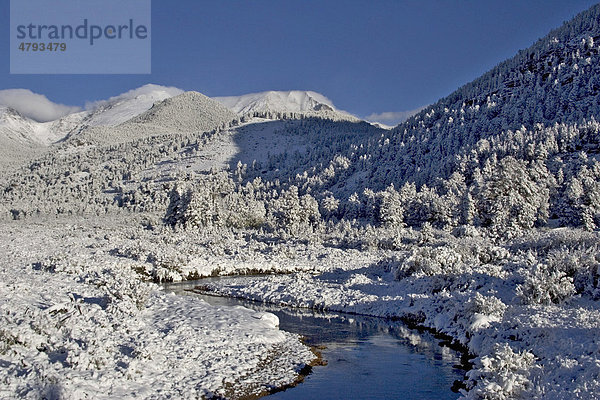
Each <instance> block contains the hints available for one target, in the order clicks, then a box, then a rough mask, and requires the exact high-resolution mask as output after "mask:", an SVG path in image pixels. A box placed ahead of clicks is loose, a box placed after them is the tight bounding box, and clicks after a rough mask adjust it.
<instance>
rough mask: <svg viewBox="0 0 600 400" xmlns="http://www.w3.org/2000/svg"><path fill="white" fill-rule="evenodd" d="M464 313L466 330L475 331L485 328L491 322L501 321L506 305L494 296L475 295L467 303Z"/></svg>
mask: <svg viewBox="0 0 600 400" xmlns="http://www.w3.org/2000/svg"><path fill="white" fill-rule="evenodd" d="M464 311H465V314H466V316H467V318H468V324H469V325H468V326H467V328H468V330H469V331H477V330H479V329H483V328H486V327H487V326H489V324H490V323H491V322H498V321H501V320H502V317H503V316H504V312H505V311H506V304H504V303H503V302H502V300H500V299H499V298H497V297H495V296H484V295H482V294H480V293H476V294H475V296H474V297H471V298H470V299H469V300H468V301H467V303H466V304H465V308H464Z"/></svg>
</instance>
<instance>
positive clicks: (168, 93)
mask: <svg viewBox="0 0 600 400" xmlns="http://www.w3.org/2000/svg"><path fill="white" fill-rule="evenodd" d="M181 93H183V90H181V89H178V88H176V87H173V86H161V85H154V84H147V85H144V86H142V87H139V88H137V89H132V90H130V91H128V92H125V93H121V94H120V95H118V96H114V97H111V98H110V99H108V100H99V101H92V102H87V103H86V104H85V108H86V110H94V109H96V108H98V107H101V106H103V105H107V104H114V103H117V102H119V101H122V100H130V99H135V98H136V97H139V96H150V97H152V98H155V99H157V100H162V99H167V98H169V97H173V96H177V95H179V94H181Z"/></svg>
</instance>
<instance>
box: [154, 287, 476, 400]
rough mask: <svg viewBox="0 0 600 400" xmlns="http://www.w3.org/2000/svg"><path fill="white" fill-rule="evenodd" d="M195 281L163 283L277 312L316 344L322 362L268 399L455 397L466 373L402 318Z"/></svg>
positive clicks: (454, 357)
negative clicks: (237, 294)
mask: <svg viewBox="0 0 600 400" xmlns="http://www.w3.org/2000/svg"><path fill="white" fill-rule="evenodd" d="M211 279H213V278H211ZM214 279H221V280H222V279H236V278H214ZM207 280H208V279H205V280H202V282H206V281H207ZM199 282H200V281H188V282H181V283H176V284H168V285H166V290H168V291H174V292H175V293H178V294H182V295H183V294H186V295H192V296H198V297H199V298H201V299H202V300H204V301H206V302H208V303H211V304H214V305H221V306H222V305H226V306H240V305H241V306H244V307H247V308H250V309H254V310H257V311H262V312H271V313H273V314H275V315H277V316H278V317H279V322H280V328H281V329H282V330H285V331H288V332H293V333H297V334H300V335H302V336H304V337H305V338H306V343H307V344H308V345H311V346H314V347H316V348H318V349H321V350H320V351H321V353H322V357H323V359H324V360H325V361H326V363H327V365H326V366H317V367H314V368H313V370H312V373H311V374H310V375H308V376H307V377H306V378H305V380H304V382H303V383H301V384H300V385H298V386H296V387H293V388H291V389H287V390H285V391H283V392H278V393H275V394H273V395H271V396H269V397H270V398H275V399H307V398H327V399H336V398H337V399H348V398H362V399H366V398H368V399H394V398H402V399H456V398H458V397H459V395H458V394H457V393H453V392H452V391H451V387H452V385H453V382H454V381H455V380H462V379H463V376H464V373H465V371H464V370H462V369H461V368H460V366H459V364H460V354H458V353H457V352H456V351H454V350H451V349H449V348H448V347H445V346H440V345H439V344H440V341H439V340H437V339H435V338H434V337H433V336H432V335H431V334H429V333H427V332H417V331H415V330H411V329H408V328H407V327H406V325H404V324H403V323H401V322H396V321H391V320H386V319H382V318H375V317H366V316H359V315H351V314H342V313H331V312H325V313H323V312H318V311H313V310H308V309H297V308H287V307H280V306H274V305H267V304H264V303H258V302H251V301H245V300H241V299H233V298H226V297H215V296H208V295H204V294H200V293H193V292H191V290H193V289H194V287H195V286H197V285H198V284H199Z"/></svg>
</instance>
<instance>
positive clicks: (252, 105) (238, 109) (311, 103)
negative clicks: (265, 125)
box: [214, 90, 357, 120]
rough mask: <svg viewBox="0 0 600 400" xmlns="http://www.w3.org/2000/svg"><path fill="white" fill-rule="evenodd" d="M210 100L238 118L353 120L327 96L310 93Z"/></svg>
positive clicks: (294, 91) (287, 93) (261, 93)
mask: <svg viewBox="0 0 600 400" xmlns="http://www.w3.org/2000/svg"><path fill="white" fill-rule="evenodd" d="M214 99H215V100H217V101H218V102H220V103H221V104H223V105H224V106H225V107H227V108H229V109H230V110H232V111H233V112H235V113H238V114H239V115H251V116H267V115H271V116H273V118H277V115H278V114H285V113H287V114H290V113H296V114H304V115H310V116H319V115H321V116H329V117H337V118H339V119H349V120H357V118H356V117H354V116H353V115H350V114H348V113H347V112H345V111H341V110H338V109H337V108H336V107H335V106H334V105H333V103H332V102H331V100H329V99H328V98H327V97H325V96H323V95H322V94H320V93H316V92H312V91H302V90H291V91H267V92H260V93H250V94H245V95H242V96H227V97H214Z"/></svg>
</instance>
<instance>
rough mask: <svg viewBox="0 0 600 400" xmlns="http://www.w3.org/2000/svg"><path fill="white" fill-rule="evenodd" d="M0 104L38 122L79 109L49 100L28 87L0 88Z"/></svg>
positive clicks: (78, 108)
mask: <svg viewBox="0 0 600 400" xmlns="http://www.w3.org/2000/svg"><path fill="white" fill-rule="evenodd" d="M0 105H3V106H6V107H10V108H12V109H14V110H16V111H18V112H19V113H20V114H21V115H23V116H25V117H28V118H31V119H33V120H35V121H38V122H48V121H53V120H55V119H58V118H60V117H63V116H65V115H67V114H71V113H74V112H77V111H79V110H80V109H81V108H80V107H76V106H68V105H65V104H58V103H54V102H52V101H50V100H49V99H48V98H47V97H46V96H44V95H42V94H37V93H34V92H32V91H31V90H29V89H6V90H0Z"/></svg>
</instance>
